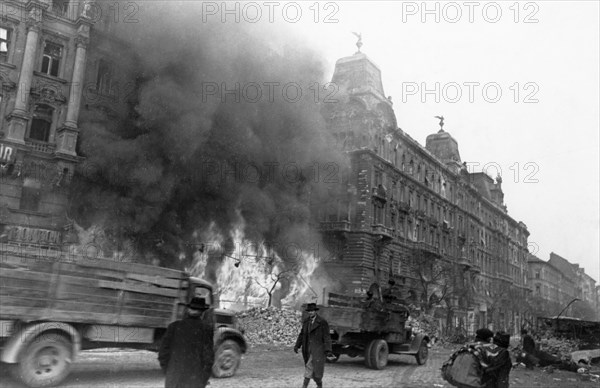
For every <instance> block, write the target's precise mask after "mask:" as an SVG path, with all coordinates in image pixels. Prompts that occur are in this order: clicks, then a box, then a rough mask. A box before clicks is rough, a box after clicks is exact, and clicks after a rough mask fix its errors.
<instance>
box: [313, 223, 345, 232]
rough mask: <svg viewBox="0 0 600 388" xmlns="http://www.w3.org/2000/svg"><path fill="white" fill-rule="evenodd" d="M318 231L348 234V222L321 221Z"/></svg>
mask: <svg viewBox="0 0 600 388" xmlns="http://www.w3.org/2000/svg"><path fill="white" fill-rule="evenodd" d="M319 229H320V230H321V232H349V231H350V221H323V222H321V223H320V225H319Z"/></svg>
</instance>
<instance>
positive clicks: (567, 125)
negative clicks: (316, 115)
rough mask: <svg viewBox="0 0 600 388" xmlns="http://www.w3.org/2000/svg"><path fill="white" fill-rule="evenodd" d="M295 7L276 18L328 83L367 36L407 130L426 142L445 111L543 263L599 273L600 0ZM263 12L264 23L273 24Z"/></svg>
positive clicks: (465, 150)
mask: <svg viewBox="0 0 600 388" xmlns="http://www.w3.org/2000/svg"><path fill="white" fill-rule="evenodd" d="M257 4H259V5H261V4H262V3H257ZM278 4H281V7H284V3H278ZM296 4H297V5H298V7H296V6H295V5H293V6H289V7H288V8H286V10H287V12H288V14H287V18H286V17H284V15H283V11H279V9H277V8H275V10H274V12H273V14H272V20H273V24H274V25H278V28H279V27H281V28H285V29H286V30H290V31H292V33H293V34H296V35H297V36H299V37H301V39H302V41H303V42H304V43H305V44H307V45H309V46H312V47H313V48H314V50H316V51H317V52H318V53H319V55H320V56H321V57H322V58H323V60H324V61H325V63H326V68H327V69H329V70H328V71H329V73H328V74H327V77H328V78H327V79H330V78H331V74H332V73H333V69H334V67H335V61H336V60H337V59H339V58H341V57H344V56H349V55H352V54H353V53H354V52H356V46H355V43H356V40H357V39H356V37H355V36H354V35H353V34H352V32H360V33H361V34H362V42H363V46H362V49H361V51H362V52H363V53H365V54H367V55H368V56H369V58H371V60H373V61H374V62H375V63H376V64H377V65H378V66H379V67H380V69H381V71H382V77H383V85H384V90H385V93H386V95H389V96H392V101H393V102H394V110H395V114H396V117H397V121H398V126H399V127H400V128H402V129H403V130H404V131H405V132H407V133H408V134H409V135H410V136H411V137H412V138H413V139H415V140H417V141H418V142H419V143H420V144H422V145H424V143H425V138H426V136H427V135H429V134H431V133H434V132H437V130H438V129H439V126H438V120H437V119H435V118H434V117H433V116H436V115H443V116H444V117H445V126H444V129H445V130H446V131H448V132H449V133H450V134H451V135H452V136H453V137H454V138H455V139H456V140H457V141H458V144H459V150H460V154H461V158H462V160H463V161H466V162H467V163H468V164H469V168H470V169H471V171H481V170H482V169H483V168H484V166H487V169H486V171H487V172H488V173H489V174H490V175H491V176H493V177H495V176H496V175H497V172H496V171H497V170H496V168H497V169H499V170H500V171H499V173H500V175H501V176H502V178H503V190H504V194H505V203H506V205H507V207H508V212H509V215H510V216H511V217H512V218H514V219H515V220H517V221H523V222H524V223H525V224H526V225H527V227H528V230H529V232H530V233H531V234H530V236H529V244H530V247H529V248H530V251H531V252H532V253H533V254H535V255H536V256H537V257H539V258H540V259H542V260H548V259H549V255H550V252H554V253H556V254H559V255H561V256H562V257H564V258H566V259H567V260H569V261H570V262H572V263H577V264H579V265H580V266H581V267H583V268H584V269H585V272H586V273H587V274H588V275H590V276H592V277H593V278H594V279H595V280H596V281H598V280H599V279H600V268H599V267H600V264H599V261H600V259H599V257H600V256H599V234H600V233H599V225H600V220H599V213H600V209H599V197H600V195H599V177H600V171H599V165H600V162H599V127H600V123H599V113H598V112H599V105H600V102H599V84H600V81H599V49H598V48H599V47H600V42H599V31H600V26H599V19H598V17H599V3H598V2H596V1H535V2H518V3H517V2H513V1H510V2H504V1H500V2H486V1H481V2H471V3H468V2H434V1H428V2H427V4H426V5H425V6H423V4H424V3H423V2H421V1H419V2H407V1H404V2H402V1H394V2H392V1H389V2H376V1H369V2H366V1H351V2H320V3H313V2H298V3H296ZM315 4H316V5H315ZM297 8H300V9H301V10H302V16H301V17H295V16H294V13H293V12H292V11H294V12H295V10H296V9H297ZM317 9H318V11H319V12H318V13H317ZM241 10H243V8H241ZM250 11H251V9H250V8H247V12H248V13H247V14H246V16H247V17H248V19H250V18H251V17H252V16H251V15H252V14H250V13H249V12H250ZM263 11H264V12H263V16H262V18H261V20H260V23H269V22H270V21H269V20H268V18H267V11H268V10H267V9H266V8H265V7H263ZM427 11H430V12H427ZM240 13H241V16H242V17H241V22H242V23H243V22H244V14H243V13H242V11H240ZM286 19H287V20H286ZM436 19H437V20H436ZM315 21H316V22H315ZM265 39H270V40H278V39H282V38H280V37H277V36H270V37H266V38H265ZM436 85H437V87H438V92H435V90H436ZM427 90H431V91H432V92H431V93H425V92H426V91H427Z"/></svg>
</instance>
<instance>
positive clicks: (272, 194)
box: [73, 2, 346, 267]
mask: <svg viewBox="0 0 600 388" xmlns="http://www.w3.org/2000/svg"><path fill="white" fill-rule="evenodd" d="M199 7H200V6H199V5H198V4H197V3H194V2H183V3H182V4H181V5H180V6H179V7H176V6H174V5H173V4H172V3H171V5H169V6H165V5H164V4H162V5H161V4H160V3H152V5H151V6H150V5H149V3H147V4H144V3H141V8H140V13H139V17H138V19H139V23H137V24H136V25H133V26H132V25H127V26H119V28H124V30H123V31H122V32H121V33H120V36H119V37H120V39H122V40H125V41H126V42H127V44H128V45H129V48H128V50H131V53H133V54H135V55H136V56H137V58H138V60H137V62H136V63H135V65H134V66H133V68H132V67H131V65H130V62H127V63H126V61H125V60H123V64H122V68H123V69H127V72H128V75H127V76H128V77H130V78H131V80H132V81H133V80H135V82H136V89H135V93H132V97H133V98H132V99H131V104H130V105H131V106H130V109H131V112H129V114H128V116H122V117H121V118H120V119H113V120H106V119H105V118H104V117H99V116H98V117H97V116H95V114H96V113H94V111H93V109H90V111H89V112H87V113H85V114H83V115H82V119H81V134H80V144H79V152H80V154H81V155H82V156H84V157H85V158H86V160H85V162H84V163H82V165H81V168H80V169H79V173H78V175H77V179H76V183H75V185H74V186H73V214H74V215H75V217H76V219H77V221H78V223H80V224H81V225H83V226H89V225H101V226H102V227H103V228H104V229H105V230H106V232H107V235H108V236H111V241H112V245H113V246H112V248H113V249H118V246H119V244H120V243H122V242H123V241H126V240H127V241H134V243H135V244H136V248H137V252H139V253H140V254H141V255H140V256H141V257H143V259H142V260H146V261H150V260H151V259H152V258H154V259H159V260H160V262H161V264H162V265H167V266H173V267H182V266H185V265H187V264H189V262H190V260H191V258H192V256H193V254H194V252H195V251H196V250H197V249H198V247H199V244H200V243H201V242H203V241H202V238H203V237H202V236H201V235H199V234H198V232H201V231H203V230H206V229H207V228H208V226H209V225H210V224H211V223H215V225H216V229H217V231H219V232H220V233H221V234H223V235H225V236H228V235H229V232H230V231H231V229H232V226H233V225H236V224H238V223H239V221H240V217H241V218H242V219H243V220H244V221H245V233H246V236H247V237H249V238H250V239H252V240H255V241H267V242H272V243H275V244H276V245H277V246H279V247H286V244H289V243H292V244H296V245H297V246H300V247H302V246H309V245H314V242H315V241H316V240H315V239H316V237H315V236H316V234H315V233H314V231H313V230H311V228H310V227H309V225H310V224H311V213H310V212H309V202H311V201H312V202H313V203H314V202H317V201H320V200H321V199H320V198H321V196H322V193H323V192H324V189H325V187H324V186H325V185H324V184H323V178H324V176H325V175H326V173H331V172H333V175H329V177H330V178H331V177H333V178H334V179H333V181H335V180H336V179H341V176H342V174H343V171H344V169H345V163H346V162H345V159H344V157H343V155H342V154H341V153H340V152H338V151H336V150H337V148H336V147H335V145H334V140H333V137H332V135H331V134H330V133H328V131H327V130H326V126H325V123H324V119H323V117H322V115H321V113H320V112H321V110H322V105H323V104H322V101H319V98H318V97H317V98H315V94H314V90H315V89H314V88H315V85H317V86H318V87H323V85H324V84H325V83H326V82H327V80H325V79H324V68H323V64H322V62H321V61H320V60H319V58H318V57H317V56H316V55H315V54H314V53H313V52H312V51H311V50H309V49H308V48H306V47H304V46H303V44H301V43H300V42H299V41H298V40H297V39H293V38H291V37H289V41H288V44H287V45H282V44H281V43H277V44H275V45H274V44H272V40H273V39H274V38H275V37H277V39H278V41H279V42H281V41H285V40H286V39H288V38H287V37H286V38H284V39H282V36H284V35H283V34H285V32H284V31H281V30H277V31H273V30H269V29H268V28H266V27H265V26H264V25H262V26H256V25H245V24H243V23H238V24H236V23H220V22H218V20H216V21H215V22H213V23H202V22H201V20H200V14H199V12H200V10H199ZM92 45H93V42H92ZM128 57H129V56H128ZM284 86H287V90H286V92H287V93H285V92H284V91H283V87H284ZM225 89H227V90H234V91H235V92H233V93H231V94H228V95H226V96H225V101H223V99H222V92H224V90H225ZM236 90H237V91H236ZM238 91H239V92H238ZM258 92H260V93H262V96H261V97H260V98H259V96H258V95H257V93H258ZM298 92H301V93H302V98H300V99H299V100H298V101H295V102H293V101H294V100H296V98H297V97H296V96H297V93H298ZM271 93H272V94H271ZM315 171H317V172H318V173H315ZM230 248H232V247H230ZM182 253H183V254H184V256H185V260H183V261H181V260H179V257H180V255H181V254H182Z"/></svg>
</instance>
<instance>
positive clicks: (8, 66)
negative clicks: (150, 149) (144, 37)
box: [0, 0, 127, 249]
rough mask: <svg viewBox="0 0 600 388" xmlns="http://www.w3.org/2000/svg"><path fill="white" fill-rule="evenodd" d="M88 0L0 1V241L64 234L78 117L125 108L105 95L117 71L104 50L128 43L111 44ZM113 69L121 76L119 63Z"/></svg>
mask: <svg viewBox="0 0 600 388" xmlns="http://www.w3.org/2000/svg"><path fill="white" fill-rule="evenodd" d="M97 4H101V3H97ZM91 5H92V3H91V2H89V1H64V0H27V1H26V0H12V1H3V2H2V8H1V15H0V82H1V84H2V85H1V86H2V87H1V89H0V173H1V177H0V179H1V181H2V185H1V186H0V229H1V233H2V242H3V243H10V244H17V245H32V246H37V247H44V248H49V249H53V248H56V249H60V247H61V246H62V245H63V244H64V243H65V242H68V241H67V240H68V239H69V237H67V236H68V235H69V233H67V232H68V230H69V228H70V227H71V225H72V223H71V222H70V220H69V218H68V214H67V209H68V205H69V203H68V198H69V185H70V183H71V179H72V176H73V174H74V171H75V169H76V167H77V165H78V164H80V163H81V162H82V160H83V158H82V157H81V156H79V155H78V149H77V147H78V137H79V134H80V131H81V129H82V122H84V121H88V122H89V121H90V120H112V119H114V118H115V117H116V116H118V115H119V114H121V115H123V114H124V113H123V112H124V111H125V108H123V107H124V106H125V105H126V104H124V103H123V101H122V99H119V98H115V95H114V93H113V95H111V93H112V92H114V90H113V89H111V88H112V86H114V85H117V80H116V79H113V77H112V75H113V74H115V73H116V72H115V71H114V69H113V68H112V67H111V62H110V60H109V58H110V57H111V56H113V57H114V56H116V55H122V54H123V52H126V50H121V52H119V50H118V47H119V46H118V45H117V44H116V43H115V42H116V40H115V39H114V38H112V37H111V36H110V33H109V31H108V30H109V27H108V26H109V23H107V22H106V21H107V20H109V18H108V14H106V13H105V15H102V8H101V7H100V6H98V5H96V6H95V8H93V7H91ZM92 10H95V12H94V13H92ZM90 41H92V42H93V44H90ZM115 48H116V49H115ZM107 58H108V59H107ZM120 61H121V62H123V61H122V59H121V60H120ZM119 74H122V75H123V76H127V73H126V72H125V71H121V72H119ZM117 97H118V96H117ZM119 107H121V108H119ZM119 109H120V110H119ZM71 237H72V236H71Z"/></svg>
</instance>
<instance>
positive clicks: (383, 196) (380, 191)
mask: <svg viewBox="0 0 600 388" xmlns="http://www.w3.org/2000/svg"><path fill="white" fill-rule="evenodd" d="M371 194H372V195H373V197H375V198H377V199H379V200H380V201H382V202H386V201H387V191H386V189H385V187H384V186H383V185H377V187H373V188H372V189H371Z"/></svg>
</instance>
